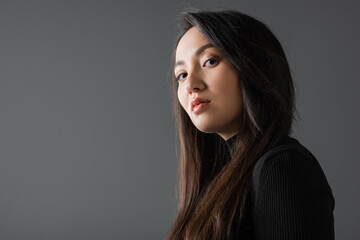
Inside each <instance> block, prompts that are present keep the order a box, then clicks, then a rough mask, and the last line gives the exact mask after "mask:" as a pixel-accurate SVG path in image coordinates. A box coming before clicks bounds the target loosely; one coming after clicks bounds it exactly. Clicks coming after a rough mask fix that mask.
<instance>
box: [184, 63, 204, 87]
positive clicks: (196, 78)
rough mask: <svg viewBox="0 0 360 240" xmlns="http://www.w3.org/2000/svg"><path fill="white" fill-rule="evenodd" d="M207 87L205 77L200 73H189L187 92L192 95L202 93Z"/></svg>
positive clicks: (196, 71)
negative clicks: (196, 92) (197, 92)
mask: <svg viewBox="0 0 360 240" xmlns="http://www.w3.org/2000/svg"><path fill="white" fill-rule="evenodd" d="M204 87H205V83H204V81H203V76H202V74H201V72H200V71H198V70H196V69H194V70H192V71H190V72H188V76H187V79H186V90H187V91H188V92H189V93H191V92H194V91H200V90H201V89H203V88H204Z"/></svg>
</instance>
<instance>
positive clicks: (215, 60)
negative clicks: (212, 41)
mask: <svg viewBox="0 0 360 240" xmlns="http://www.w3.org/2000/svg"><path fill="white" fill-rule="evenodd" d="M217 62H218V60H217V59H216V58H211V59H209V60H207V61H206V62H205V63H204V65H205V66H213V65H215V64H216V63H217Z"/></svg>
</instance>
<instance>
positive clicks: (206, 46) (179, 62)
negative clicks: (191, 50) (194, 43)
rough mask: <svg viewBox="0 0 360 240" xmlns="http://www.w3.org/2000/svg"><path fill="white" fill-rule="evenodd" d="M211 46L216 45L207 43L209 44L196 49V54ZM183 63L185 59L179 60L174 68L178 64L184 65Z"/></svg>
mask: <svg viewBox="0 0 360 240" xmlns="http://www.w3.org/2000/svg"><path fill="white" fill-rule="evenodd" d="M211 47H214V45H213V44H212V43H207V44H205V45H203V46H201V47H199V49H198V50H196V52H195V56H196V57H198V56H199V55H200V54H201V53H202V52H204V51H205V49H207V48H211ZM182 64H184V61H182V60H179V61H177V62H176V63H175V64H174V68H176V67H177V66H179V65H182Z"/></svg>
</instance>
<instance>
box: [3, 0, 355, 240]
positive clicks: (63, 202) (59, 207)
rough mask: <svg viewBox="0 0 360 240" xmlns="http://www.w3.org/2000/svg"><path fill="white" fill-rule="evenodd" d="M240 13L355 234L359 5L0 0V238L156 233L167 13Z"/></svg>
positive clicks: (167, 185) (170, 143)
mask: <svg viewBox="0 0 360 240" xmlns="http://www.w3.org/2000/svg"><path fill="white" fill-rule="evenodd" d="M187 7H197V8H201V9H204V10H205V9H215V8H228V9H237V10H240V11H243V12H245V13H248V14H250V15H252V16H255V17H257V18H259V19H260V20H262V21H264V22H265V23H267V24H268V25H269V26H270V28H271V29H272V30H273V32H274V33H275V34H276V35H277V36H278V38H279V40H280V42H281V43H282V45H283V47H284V49H285V51H286V54H287V56H288V60H289V62H290V65H291V69H292V73H293V75H294V80H295V82H296V89H297V107H298V110H299V114H300V121H299V122H298V123H297V124H296V128H295V132H294V136H295V137H297V138H298V139H299V140H300V142H302V143H303V145H305V146H306V147H307V148H308V149H310V150H311V151H312V152H313V153H314V155H315V156H316V157H317V158H318V160H319V162H320V164H321V165H322V167H323V169H324V172H325V174H326V175H327V178H328V181H329V183H330V185H331V187H332V190H333V193H334V196H335V198H336V206H335V212H334V215H335V232H336V238H337V239H359V238H360V228H359V226H358V225H359V222H360V212H359V207H358V203H359V202H360V194H359V191H358V184H359V182H360V181H359V180H360V177H359V170H360V166H359V165H360V163H359V160H360V159H359V156H360V150H359V149H360V145H359V140H358V139H359V134H360V131H359V122H360V108H359V102H360V99H359V94H358V91H359V89H360V84H359V80H360V79H359V74H358V71H359V68H360V65H359V62H360V61H359V60H360V57H359V56H360V47H359V42H360V34H359V28H358V23H359V22H360V16H359V10H360V8H359V3H358V1H350V0H348V1H308V2H306V1H265V0H247V1H245V0H244V1H230V0H227V1H221V2H220V1H214V0H206V1H205V0H203V1H200V0H199V1H195V0H194V1H177V2H176V1H142V2H141V1H131V2H130V1H129V2H125V1H43V2H39V1H0V239H9V240H11V239H54V240H55V239H68V240H72V239H74V240H75V239H77V240H78V239H87V240H91V239H164V238H165V236H166V234H167V232H168V230H169V228H170V226H171V223H172V220H173V219H174V216H175V213H176V201H175V197H174V185H175V181H176V156H175V146H174V144H175V137H174V136H175V134H174V133H175V128H174V120H173V118H172V114H171V111H172V110H171V95H170V80H169V79H168V67H169V59H170V54H171V51H172V49H171V48H172V45H173V40H174V38H175V24H176V15H177V13H178V12H179V11H182V10H184V9H185V8H187Z"/></svg>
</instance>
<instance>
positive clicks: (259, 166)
mask: <svg viewBox="0 0 360 240" xmlns="http://www.w3.org/2000/svg"><path fill="white" fill-rule="evenodd" d="M252 179H253V187H252V189H253V194H254V197H255V198H254V203H255V205H254V207H255V209H256V208H257V207H258V205H259V204H261V202H262V201H263V200H264V199H263V198H264V196H274V197H279V196H283V197H284V198H285V199H287V198H289V199H290V198H292V197H294V196H296V197H300V198H302V196H304V195H307V196H308V197H309V198H312V197H316V196H318V195H320V196H321V198H323V199H328V200H329V201H328V203H329V208H333V207H334V204H335V202H334V197H333V194H332V191H331V188H330V186H329V184H328V181H327V179H326V176H325V174H324V172H323V170H322V168H321V166H320V164H319V162H318V160H317V159H316V158H315V156H314V155H313V154H312V153H311V152H310V151H309V150H308V149H307V148H305V147H304V146H303V145H302V144H301V143H300V142H299V141H298V140H296V139H295V138H292V137H289V136H286V137H284V138H283V139H282V140H281V141H280V142H279V143H278V144H277V145H276V146H275V147H273V148H272V149H270V150H269V151H267V152H266V153H265V154H263V156H262V157H261V158H260V159H259V160H258V162H257V163H256V165H255V167H254V171H253V177H252Z"/></svg>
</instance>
